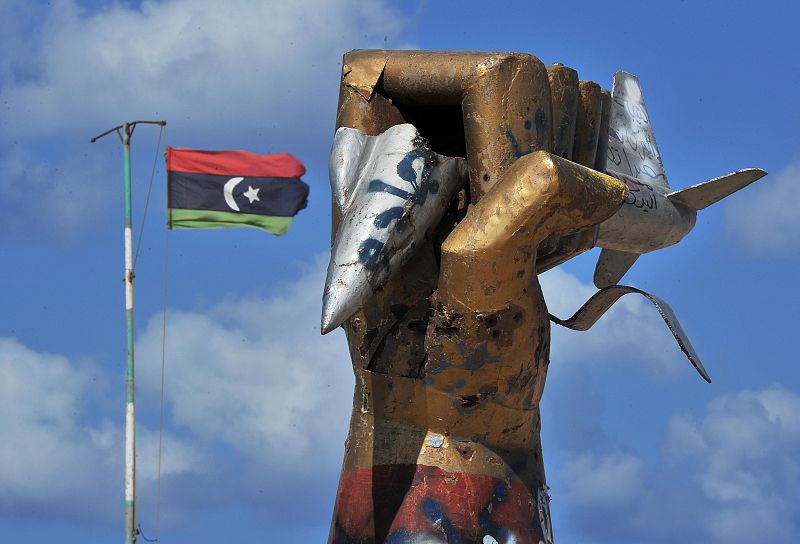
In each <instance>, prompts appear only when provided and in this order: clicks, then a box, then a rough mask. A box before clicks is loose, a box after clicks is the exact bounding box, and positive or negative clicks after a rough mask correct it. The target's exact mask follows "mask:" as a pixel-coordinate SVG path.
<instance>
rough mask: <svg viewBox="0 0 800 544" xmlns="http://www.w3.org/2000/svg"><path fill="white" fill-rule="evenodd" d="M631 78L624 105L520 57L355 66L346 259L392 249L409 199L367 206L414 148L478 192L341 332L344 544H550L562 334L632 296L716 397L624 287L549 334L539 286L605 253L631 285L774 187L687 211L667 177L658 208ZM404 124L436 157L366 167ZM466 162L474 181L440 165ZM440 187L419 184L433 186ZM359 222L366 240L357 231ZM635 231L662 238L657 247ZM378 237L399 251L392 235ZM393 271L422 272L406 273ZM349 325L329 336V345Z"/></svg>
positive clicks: (653, 154) (618, 96) (341, 138)
mask: <svg viewBox="0 0 800 544" xmlns="http://www.w3.org/2000/svg"><path fill="white" fill-rule="evenodd" d="M631 77H632V76H628V75H627V74H626V75H624V76H618V79H617V80H615V85H614V94H613V96H612V95H611V94H609V93H607V92H604V91H602V90H601V89H600V87H599V86H598V85H597V84H595V83H592V82H580V83H578V77H577V73H576V72H575V71H574V70H571V69H569V68H566V67H561V66H554V67H551V68H550V69H549V70H546V69H545V68H544V66H543V65H542V63H541V62H540V61H539V60H538V59H536V58H535V57H532V56H530V55H525V54H520V53H476V52H464V53H461V52H437V51H353V52H350V53H348V54H346V55H345V57H344V62H343V70H342V82H341V87H340V97H339V108H338V112H337V128H340V127H349V128H352V129H356V130H357V131H359V132H352V131H347V130H344V131H340V132H338V133H337V136H336V140H337V143H336V144H335V145H334V152H333V156H332V163H331V178H332V186H333V195H334V205H333V211H334V213H333V223H334V224H333V232H334V233H336V236H335V237H334V240H333V246H334V250H333V253H334V255H336V254H337V253H338V252H339V251H340V250H341V249H342V248H344V247H348V248H353V247H358V246H359V244H360V243H361V241H363V240H364V239H367V238H375V239H377V238H376V236H377V235H376V236H373V235H372V234H370V231H371V230H374V228H375V219H376V218H377V217H379V216H381V214H382V213H384V211H385V210H386V209H391V208H392V207H396V204H395V203H394V202H390V201H389V200H387V199H388V198H389V196H392V194H391V193H392V191H394V190H391V191H389V192H388V193H386V194H380V193H381V191H377V192H374V193H372V194H371V195H369V196H363V197H361V196H359V195H360V193H359V187H361V188H363V186H364V183H369V182H371V181H372V180H373V179H381V180H382V181H384V182H385V181H386V180H384V179H383V177H385V176H386V174H385V173H386V172H392V171H394V172H395V174H396V173H397V172H396V170H397V166H398V165H399V164H400V162H401V160H402V157H404V156H405V154H407V153H408V152H409V150H411V149H412V148H415V149H423V148H424V149H427V150H429V152H430V153H431V154H434V153H435V154H438V155H447V156H450V157H463V158H464V159H465V160H466V164H467V170H468V174H469V183H468V184H465V185H464V187H463V188H461V189H459V188H458V186H457V185H458V184H456V183H454V188H452V189H447V196H444V195H443V196H442V198H441V201H440V202H438V203H437V208H436V213H435V214H431V215H429V216H426V218H418V219H415V220H417V221H420V223H419V224H420V225H421V226H422V228H421V230H423V231H424V232H425V233H426V235H425V236H422V237H420V238H415V239H414V240H415V241H414V245H413V248H412V245H411V244H410V242H407V241H404V243H403V244H399V245H398V244H395V245H393V246H392V247H393V248H395V249H394V250H393V251H392V252H391V254H389V253H387V254H386V255H384V257H382V258H385V259H386V262H391V263H392V265H391V266H390V267H388V268H389V270H388V272H387V273H386V274H384V275H383V276H381V277H380V279H379V280H378V281H375V280H367V281H362V283H363V284H366V285H368V289H366V290H365V291H364V292H363V293H362V294H359V295H358V297H356V298H357V300H358V303H357V304H355V305H353V306H352V307H350V308H349V309H348V310H347V311H345V312H344V314H347V316H349V317H347V316H342V317H346V319H345V320H344V323H343V327H344V329H345V332H346V334H347V341H348V345H349V349H350V355H351V358H352V362H353V367H354V372H355V378H356V386H355V394H354V398H353V412H352V417H351V422H350V431H349V436H348V440H347V443H346V445H345V456H344V462H343V468H342V475H341V479H340V482H339V489H338V492H337V498H336V505H335V509H334V515H333V524H332V527H331V533H330V539H329V542H332V543H335V544H345V543H382V542H392V543H394V544H401V543H408V544H410V543H412V542H442V543H446V542H465V543H466V542H478V543H484V544H486V543H489V544H492V543H503V544H506V543H508V544H511V543H516V544H539V543H546V544H552V542H553V534H552V526H551V521H550V512H549V501H550V497H549V493H548V487H547V483H546V478H545V473H544V463H543V460H542V449H541V443H540V438H539V434H540V428H541V422H540V416H539V401H540V400H541V397H542V394H543V389H544V384H545V378H546V374H547V366H548V364H549V350H550V319H551V318H552V320H553V321H555V322H556V323H559V324H561V325H564V326H567V327H570V328H573V329H576V330H584V329H586V328H588V327H590V326H591V325H592V324H593V323H594V322H595V321H596V320H597V319H599V318H600V316H602V315H603V313H605V311H606V310H608V308H610V307H611V305H613V304H614V302H615V301H616V300H618V299H619V298H620V297H621V296H622V295H623V294H626V293H630V292H637V293H640V294H642V295H644V296H646V297H648V298H649V299H650V300H651V301H652V302H653V303H654V304H655V305H656V307H657V308H658V310H659V312H660V313H661V315H662V317H663V318H664V320H665V322H666V323H667V325H668V327H669V328H670V330H671V331H672V333H673V335H674V336H675V338H676V340H677V341H678V343H679V345H680V346H681V349H683V351H684V352H685V353H686V355H687V356H688V357H689V359H690V360H691V361H692V363H693V364H694V365H695V367H696V368H697V370H698V371H699V372H700V373H701V375H702V376H703V377H704V378H705V379H707V378H708V376H707V374H706V373H705V370H704V369H703V367H702V365H701V364H700V361H699V358H698V357H697V355H696V353H694V350H693V349H692V347H691V344H690V343H689V341H688V338H687V337H686V335H685V333H684V332H683V330H682V329H681V327H680V324H679V323H678V321H677V319H676V318H675V317H674V314H673V312H672V311H671V309H670V308H669V306H667V305H666V303H664V302H663V301H661V300H659V299H658V298H657V297H654V296H652V295H650V294H648V293H645V292H643V291H640V290H638V289H634V288H629V287H624V286H614V287H612V288H609V289H605V290H602V291H600V292H599V293H598V294H597V295H596V296H595V297H593V298H592V299H590V301H589V302H587V303H586V305H584V307H582V308H581V309H580V310H579V311H578V312H577V313H576V314H575V316H573V317H572V318H570V319H567V320H561V319H559V318H557V317H554V316H550V315H549V313H548V311H547V307H546V304H545V301H544V298H543V296H542V293H541V289H540V287H539V283H538V278H537V274H538V273H540V272H541V271H542V270H544V269H547V268H550V267H552V266H556V265H557V264H559V263H561V262H564V261H565V260H567V259H569V258H571V257H573V256H574V255H577V254H578V253H580V252H582V251H585V250H586V249H588V248H590V247H592V246H593V245H594V244H595V242H596V241H597V242H598V243H599V242H600V240H601V239H602V242H603V245H604V246H605V247H606V248H607V249H605V250H604V251H603V253H602V254H601V255H602V256H603V257H601V261H602V266H601V265H598V274H596V279H595V281H596V282H598V281H599V282H600V283H604V282H608V281H612V280H613V282H614V283H616V281H617V280H618V279H619V278H620V277H621V276H622V274H624V272H625V270H627V268H628V267H629V266H630V264H632V263H633V261H635V258H636V256H638V253H637V252H636V251H639V250H642V249H645V248H646V247H650V246H647V240H648V239H649V240H650V241H652V240H653V239H656V238H657V239H658V242H657V243H656V244H655V245H658V244H665V243H667V242H670V241H672V240H673V239H675V241H677V239H680V236H682V233H684V231H686V230H687V228H686V227H687V225H688V224H689V223H687V221H688V219H687V218H688V217H689V216H691V218H692V220H693V215H691V214H692V213H694V208H696V207H697V206H698V205H699V204H700V203H704V202H706V201H707V200H708V199H709V198H712V199H713V198H717V197H718V196H719V195H722V193H725V191H726V190H728V189H731V188H733V187H737V188H738V187H739V186H742V185H743V184H745V182H747V180H748V179H750V177H755V176H756V174H757V173H756V172H750V173H748V174H741V173H740V174H738V175H735V176H734V177H730V178H725V179H726V180H727V181H719V182H714V183H715V185H714V187H707V186H706V187H703V186H701V187H693V188H691V190H688V191H687V192H684V193H682V195H681V194H680V193H681V192H678V193H670V192H669V190H668V189H667V188H666V178H665V177H664V186H663V187H660V190H659V191H652V195H653V196H648V195H650V194H651V193H647V195H645V194H644V189H643V188H642V187H644V184H645V183H648V182H646V181H644V182H643V181H642V180H640V179H634V177H635V175H636V173H637V172H641V171H643V170H646V169H648V168H649V169H650V170H652V171H653V172H655V175H656V177H657V175H658V173H659V171H658V170H657V169H656V166H657V165H660V156H659V155H658V151H657V149H656V148H655V142H654V140H652V128H651V127H650V126H649V121H648V120H647V117H646V110H645V109H644V102H643V100H642V98H641V92H640V90H639V92H638V94H637V90H638V81H636V82H635V85H634V84H632V83H630V82H631V79H630V78H631ZM619 89H622V90H621V91H620V90H619ZM620 109H624V111H620ZM404 123H410V124H411V125H413V127H415V128H416V129H417V130H418V131H419V134H420V135H421V137H423V138H425V139H426V140H427V143H426V144H424V145H416V146H415V145H410V146H408V145H407V144H404V145H406V147H408V149H406V147H403V145H394V144H392V145H389V146H387V147H386V148H385V149H384V150H383V151H382V152H372V151H367V150H366V147H367V143H366V142H369V141H374V140H369V139H368V138H367V136H378V135H380V134H382V133H384V132H385V131H387V130H390V129H391V130H405V129H401V128H394V129H392V127H396V126H397V125H403V124H404ZM634 124H635V126H634ZM413 127H412V128H413ZM389 134H391V132H390V133H389ZM410 134H411V133H410V132H409V133H408V134H407V135H406V136H404V138H407V137H409V135H410ZM389 140H391V137H390V138H389ZM401 140H403V139H402V138H399V139H398V140H397V141H398V142H399V141H401ZM412 140H413V138H412ZM642 142H644V144H645V145H644V147H642V146H641V144H642ZM395 143H397V142H395ZM648 145H650V147H648ZM637 146H638V147H637ZM378 147H379V146H375V149H377V148H378ZM634 147H636V150H638V151H637V152H639V153H640V155H639V159H637V160H633V161H631V162H630V163H626V164H631V165H635V166H631V167H630V168H629V169H627V170H626V169H623V170H622V171H620V169H619V168H617V170H616V171H615V172H612V173H613V175H607V174H606V173H604V172H603V171H602V170H603V160H604V157H602V156H599V155H598V154H605V157H606V158H607V159H608V160H609V167H610V168H611V169H612V170H614V166H617V167H619V163H618V162H617V161H616V159H615V157H617V156H618V155H619V156H623V155H624V154H625V153H632V152H634V151H635V150H634ZM392 149H395V152H393V151H391V150H392ZM387 150H388V151H387ZM373 151H374V150H373ZM392 153H394V154H393V155H392ZM392 156H393V157H394V158H392ZM431 156H433V155H431ZM568 158H571V159H572V160H568ZM448 160H450V161H453V163H452V164H459V161H458V160H456V159H445V158H443V157H439V158H437V161H448ZM412 162H413V161H412ZM422 162H423V163H424V160H423V161H422ZM612 163H613V164H612ZM419 166H420V167H421V166H422V164H420V165H419ZM393 169H394V170H393ZM598 169H599V170H598ZM648 171H649V170H648ZM662 171H663V168H662ZM378 172H384V173H382V174H380V175H378V174H377V173H378ZM422 172H423V170H422V169H417V170H414V175H413V178H414V183H415V184H416V186H421V182H422V179H421V178H420V176H421V175H422ZM399 177H400V178H401V179H403V176H402V175H401V176H399ZM408 177H412V176H408ZM454 177H458V176H454ZM409 182H410V181H409ZM398 183H399V182H398V181H397V180H395V181H394V182H391V183H387V184H388V185H390V186H392V187H394V188H395V189H396V188H398V187H399V185H398ZM717 184H719V186H717ZM723 184H724V185H725V189H724V190H723V189H722V185H723ZM645 188H647V187H645ZM404 190H405V191H406V192H408V193H410V191H407V190H406V189H404ZM734 190H735V189H734ZM451 191H452V192H451ZM394 192H396V191H394ZM376 193H379V194H376ZM634 193H635V194H634ZM725 194H729V192H728V193H725ZM387 195H388V196H387ZM451 195H452V196H451ZM723 196H724V195H723ZM360 198H364V199H365V200H364V201H363V203H362V205H361V206H360V207H359V206H358V205H357V203H358V201H359V199H360ZM394 198H397V197H396V195H395V196H394ZM382 199H383V200H382ZM643 199H649V200H646V202H645V200H643ZM447 200H450V202H446V201H447ZM368 201H370V202H369V203H368ZM373 204H374V209H371V208H370V206H372V205H373ZM445 204H447V205H448V207H447V209H446V210H445V209H444V208H443V207H442V206H444V205H445ZM651 205H652V210H655V208H656V206H657V205H658V206H661V207H662V208H664V210H661V211H659V212H658V213H661V212H662V211H663V214H662V215H658V213H656V212H654V211H652V210H651ZM668 205H669V206H672V209H667V206H668ZM631 207H632V208H631ZM627 208H630V210H628V209H627ZM645 208H646V209H647V211H643V210H644V209H645ZM355 209H359V210H360V211H359V212H352V213H353V214H354V215H358V217H357V218H355V220H354V219H353V218H352V217H350V216H349V215H348V214H350V213H351V212H350V210H355ZM368 209H370V210H371V211H364V210H368ZM405 209H406V208H404V210H405ZM409 209H410V208H409ZM686 210H688V212H687V211H686ZM690 212H691V213H690ZM410 213H411V214H412V215H413V214H414V213H416V212H414V211H413V210H412V211H411V212H410ZM633 213H639V214H640V215H647V217H645V218H642V217H640V216H635V215H631V214H633ZM669 214H672V215H669ZM686 214H688V215H686ZM393 221H396V219H393ZM437 222H438V225H434V223H437ZM391 225H393V226H394V227H397V223H391ZM631 225H634V226H635V227H637V228H639V229H641V230H643V231H644V232H645V234H643V235H642V236H643V237H642V238H641V239H640V238H636V236H638V234H637V233H633V232H631ZM359 226H364V227H366V228H363V229H361V228H359ZM394 227H393V228H394ZM429 227H432V228H429ZM604 229H605V230H604ZM350 231H353V232H354V233H355V232H356V231H360V232H357V233H355V234H353V233H351V232H350ZM598 233H599V234H598ZM380 236H385V237H386V240H383V239H381V240H380V241H381V242H382V243H384V245H389V244H387V241H388V239H389V237H391V236H392V234H390V233H388V232H386V233H383V232H382V233H381V234H380ZM400 238H402V236H401V237H400ZM615 244H618V245H615ZM626 244H627V245H626ZM618 248H622V249H618ZM412 249H413V251H412ZM633 249H635V250H636V251H632V250H633ZM345 253H346V252H345ZM394 253H404V255H403V257H402V258H397V260H396V261H391V259H392V258H395V257H394ZM352 259H353V255H350V257H342V258H341V259H340V258H339V257H337V256H335V257H334V260H333V262H337V263H338V262H339V261H341V262H342V263H344V262H350V261H352ZM337 266H338V265H337ZM330 277H331V276H330V275H329V280H330ZM598 278H599V279H598ZM329 283H330V284H335V283H336V281H335V280H332V281H330V282H329ZM329 287H330V285H329ZM346 290H347V289H345V291H346ZM364 293H366V294H364ZM328 296H330V291H329V295H328ZM323 319H325V318H324V317H323ZM335 323H337V319H333V318H329V323H328V325H329V327H330V326H334V324H335ZM329 327H328V328H329ZM324 328H325V327H324Z"/></svg>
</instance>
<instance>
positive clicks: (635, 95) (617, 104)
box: [607, 72, 669, 187]
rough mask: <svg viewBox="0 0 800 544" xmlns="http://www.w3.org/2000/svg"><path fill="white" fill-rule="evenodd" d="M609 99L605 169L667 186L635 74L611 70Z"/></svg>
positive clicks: (665, 175)
mask: <svg viewBox="0 0 800 544" xmlns="http://www.w3.org/2000/svg"><path fill="white" fill-rule="evenodd" d="M611 99H612V100H611V104H612V106H611V119H610V121H609V131H608V162H607V167H608V169H609V170H614V171H617V172H620V173H622V174H626V175H628V176H631V177H634V178H637V179H640V180H642V181H646V182H648V183H652V184H654V185H661V186H662V187H669V184H668V183H667V174H666V172H665V171H664V165H663V164H662V163H661V154H660V153H659V151H658V146H657V145H656V138H655V135H654V134H653V127H652V125H651V124H650V116H649V115H648V114H647V107H646V106H645V104H644V95H643V94H642V88H641V86H640V85H639V78H637V77H636V76H634V75H632V74H629V73H627V72H617V73H616V74H614V87H613V90H612V92H611Z"/></svg>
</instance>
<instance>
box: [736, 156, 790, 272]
mask: <svg viewBox="0 0 800 544" xmlns="http://www.w3.org/2000/svg"><path fill="white" fill-rule="evenodd" d="M798 184H800V163H799V162H795V163H792V164H789V165H788V166H786V167H785V168H783V169H782V170H781V171H779V172H778V173H776V174H771V175H770V176H768V177H767V178H766V179H764V180H763V181H760V182H758V184H757V185H756V186H755V187H753V188H751V189H747V192H746V193H745V194H743V195H740V196H739V197H737V198H736V199H735V200H733V201H731V203H730V205H729V206H728V208H727V210H726V211H727V214H726V215H727V224H728V228H729V230H730V231H731V232H732V233H733V235H734V236H735V237H736V239H737V240H738V241H739V243H741V244H742V245H743V246H744V247H745V248H747V249H749V250H751V251H753V252H755V253H759V254H763V255H775V256H796V255H798V253H800V214H798V213H797V210H798V208H800V192H798V190H797V188H798Z"/></svg>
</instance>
